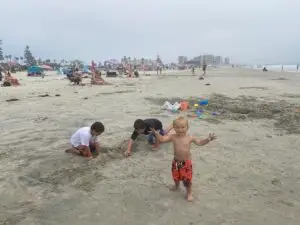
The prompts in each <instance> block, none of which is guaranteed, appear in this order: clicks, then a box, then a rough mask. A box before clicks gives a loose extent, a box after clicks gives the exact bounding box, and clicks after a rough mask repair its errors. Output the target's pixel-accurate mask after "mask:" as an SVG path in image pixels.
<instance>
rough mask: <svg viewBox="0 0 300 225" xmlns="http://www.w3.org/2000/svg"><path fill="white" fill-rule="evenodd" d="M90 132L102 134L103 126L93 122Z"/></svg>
mask: <svg viewBox="0 0 300 225" xmlns="http://www.w3.org/2000/svg"><path fill="white" fill-rule="evenodd" d="M91 130H94V131H95V132H97V133H103V132H104V125H103V124H102V123H101V122H95V123H93V124H92V126H91Z"/></svg>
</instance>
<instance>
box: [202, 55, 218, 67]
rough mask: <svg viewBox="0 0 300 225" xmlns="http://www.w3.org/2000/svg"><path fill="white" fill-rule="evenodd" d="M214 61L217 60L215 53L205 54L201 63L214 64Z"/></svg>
mask: <svg viewBox="0 0 300 225" xmlns="http://www.w3.org/2000/svg"><path fill="white" fill-rule="evenodd" d="M214 61H215V57H214V56H213V55H203V56H202V59H201V61H200V64H201V65H204V64H206V65H213V64H214Z"/></svg>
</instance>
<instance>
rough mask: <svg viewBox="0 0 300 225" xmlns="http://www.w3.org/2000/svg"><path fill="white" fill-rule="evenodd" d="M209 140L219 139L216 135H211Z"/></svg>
mask: <svg viewBox="0 0 300 225" xmlns="http://www.w3.org/2000/svg"><path fill="white" fill-rule="evenodd" d="M208 138H209V140H210V141H212V140H215V139H216V138H217V136H216V135H215V133H211V134H209V135H208Z"/></svg>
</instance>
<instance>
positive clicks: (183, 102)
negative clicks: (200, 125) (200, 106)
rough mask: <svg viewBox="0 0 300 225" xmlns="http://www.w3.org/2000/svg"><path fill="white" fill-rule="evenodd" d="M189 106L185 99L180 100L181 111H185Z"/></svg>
mask: <svg viewBox="0 0 300 225" xmlns="http://www.w3.org/2000/svg"><path fill="white" fill-rule="evenodd" d="M188 108H189V103H188V102H187V101H182V102H180V109H181V110H182V111H186V110H188Z"/></svg>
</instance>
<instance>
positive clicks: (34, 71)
mask: <svg viewBox="0 0 300 225" xmlns="http://www.w3.org/2000/svg"><path fill="white" fill-rule="evenodd" d="M42 74H43V69H42V68H41V67H39V66H30V67H29V68H28V69H27V76H30V77H35V76H41V75H42Z"/></svg>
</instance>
